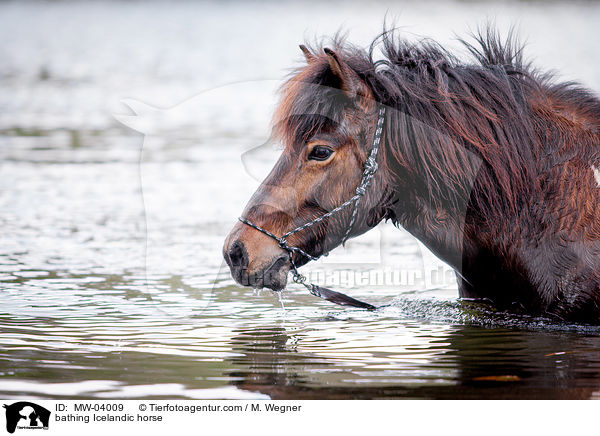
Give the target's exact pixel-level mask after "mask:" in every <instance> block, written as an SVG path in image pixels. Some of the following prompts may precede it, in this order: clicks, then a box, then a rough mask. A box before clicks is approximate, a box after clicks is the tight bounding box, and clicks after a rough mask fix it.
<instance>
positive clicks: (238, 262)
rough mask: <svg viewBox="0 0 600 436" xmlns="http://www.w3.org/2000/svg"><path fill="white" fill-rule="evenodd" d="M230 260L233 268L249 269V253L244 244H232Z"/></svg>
mask: <svg viewBox="0 0 600 436" xmlns="http://www.w3.org/2000/svg"><path fill="white" fill-rule="evenodd" d="M229 260H230V261H231V266H235V267H238V268H247V267H248V253H247V252H246V247H244V244H243V243H242V242H240V241H235V242H234V243H233V244H231V247H230V248H229Z"/></svg>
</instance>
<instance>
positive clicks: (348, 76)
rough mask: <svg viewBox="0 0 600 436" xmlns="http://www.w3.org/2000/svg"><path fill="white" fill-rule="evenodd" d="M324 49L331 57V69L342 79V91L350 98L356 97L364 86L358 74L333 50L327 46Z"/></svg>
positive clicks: (328, 56)
mask: <svg viewBox="0 0 600 436" xmlns="http://www.w3.org/2000/svg"><path fill="white" fill-rule="evenodd" d="M323 51H324V52H325V54H326V55H327V58H328V59H329V66H330V68H331V71H333V74H335V75H336V76H337V77H338V79H340V82H341V89H342V91H344V92H345V93H346V95H348V97H350V98H354V97H356V95H357V94H359V91H360V90H361V88H362V87H363V84H362V83H361V80H360V78H359V77H358V75H357V74H356V73H355V72H354V71H352V69H351V68H350V67H349V66H348V65H347V64H346V63H345V62H342V61H341V60H340V58H339V57H338V55H337V54H336V53H335V52H334V51H333V50H331V49H330V48H327V47H325V48H324V49H323Z"/></svg>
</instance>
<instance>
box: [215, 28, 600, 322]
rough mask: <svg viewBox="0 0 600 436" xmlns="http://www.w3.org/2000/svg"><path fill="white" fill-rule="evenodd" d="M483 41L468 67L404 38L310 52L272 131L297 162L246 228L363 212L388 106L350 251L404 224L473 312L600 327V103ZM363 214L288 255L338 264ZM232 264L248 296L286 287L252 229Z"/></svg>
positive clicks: (268, 185)
mask: <svg viewBox="0 0 600 436" xmlns="http://www.w3.org/2000/svg"><path fill="white" fill-rule="evenodd" d="M476 41H477V43H476V45H472V44H469V43H466V42H463V43H464V44H465V46H466V47H467V48H468V50H469V52H470V54H471V56H472V61H471V62H469V63H464V62H461V61H459V60H457V59H456V58H455V57H453V56H452V55H451V54H449V53H448V52H447V51H445V50H444V49H443V48H441V47H440V46H439V45H437V44H435V43H433V42H429V41H425V42H419V43H410V42H407V41H405V40H402V39H400V38H396V37H395V36H394V34H393V32H384V33H383V34H382V35H381V36H380V37H379V38H377V39H376V40H375V41H374V42H373V44H372V45H371V47H370V50H368V51H365V50H361V49H358V48H355V47H352V46H350V45H348V44H346V43H344V42H341V41H335V42H334V43H333V50H332V49H328V48H325V49H321V48H318V49H315V48H313V49H307V48H306V47H305V46H301V49H302V51H303V52H304V55H305V57H306V61H307V62H306V64H305V65H304V66H302V67H301V68H300V69H299V70H298V71H297V73H296V74H295V75H294V76H293V77H292V78H291V79H290V80H289V81H288V82H287V83H286V84H285V85H284V87H283V88H282V98H281V102H280V105H279V107H278V109H277V110H276V112H275V116H274V133H275V135H276V137H277V138H278V139H279V140H280V141H281V142H282V143H283V145H284V147H285V148H284V150H283V152H282V154H281V157H280V158H279V160H278V162H277V164H276V165H275V167H274V168H273V170H272V171H271V173H270V174H269V176H268V177H267V178H266V179H265V181H264V182H263V183H262V184H261V186H260V187H259V189H258V190H257V191H256V193H255V194H254V196H253V197H252V198H251V199H250V202H249V203H248V205H247V207H246V209H245V210H244V213H243V217H244V218H245V219H247V220H249V221H250V222H252V223H255V224H256V225H257V226H260V227H261V228H262V229H265V230H267V231H269V232H272V233H273V234H274V235H277V236H281V235H284V234H285V233H286V232H288V231H290V230H292V229H295V228H297V227H299V226H301V225H302V224H303V223H306V222H309V221H311V220H313V219H315V218H316V217H319V216H322V215H324V214H325V213H326V212H327V211H330V210H332V209H333V208H335V207H336V206H337V205H339V204H341V203H342V202H344V201H346V200H347V199H348V198H350V197H352V196H353V195H354V192H355V189H356V186H357V185H358V184H359V182H360V180H361V174H362V169H363V165H364V163H365V160H366V158H367V155H368V154H369V150H370V148H371V146H372V144H373V137H374V129H375V124H376V122H377V119H378V115H377V114H378V107H381V106H384V107H386V114H385V121H384V128H383V135H382V138H381V150H380V153H379V155H378V157H377V161H378V163H379V169H378V170H377V172H376V174H375V177H374V179H373V183H372V184H371V186H370V187H369V188H368V190H367V192H366V194H365V196H364V198H363V199H362V201H361V202H360V203H359V204H358V207H357V216H356V222H355V223H353V225H352V228H351V231H350V236H351V237H352V236H356V235H359V234H362V233H364V232H366V231H367V230H369V229H370V228H372V227H374V226H375V225H377V223H379V222H380V221H381V220H384V219H386V220H388V219H389V220H392V221H393V222H394V223H395V224H396V225H398V226H401V227H403V228H404V229H406V230H408V231H409V232H410V233H412V234H413V235H414V236H415V237H417V238H418V239H419V240H421V241H422V242H423V243H424V244H425V245H427V246H428V247H429V248H430V249H431V250H432V251H433V252H434V253H435V254H436V255H437V256H438V257H439V258H440V259H442V260H443V261H445V262H447V263H448V264H449V265H450V266H452V267H453V268H454V269H455V270H456V273H457V280H458V286H459V292H460V296H461V297H463V298H470V299H486V300H488V301H491V302H493V303H494V304H495V305H496V307H498V308H500V309H503V310H511V311H517V312H521V313H527V314H534V315H535V314H541V315H549V316H552V317H557V318H558V319H563V320H570V321H580V322H590V323H600V132H599V129H600V100H599V99H598V98H597V97H596V96H594V95H593V94H592V93H591V92H590V91H588V90H586V89H584V88H582V87H580V86H578V85H576V84H573V83H557V82H556V81H554V80H553V79H552V77H551V76H550V75H548V74H541V73H539V72H537V71H535V70H533V69H532V68H531V67H530V66H529V65H528V64H527V63H525V62H524V61H523V59H522V57H521V50H520V49H519V48H518V47H517V45H516V44H515V43H514V40H513V39H512V38H508V40H507V41H506V42H505V43H501V42H500V41H499V38H498V36H497V34H496V33H495V32H494V31H492V30H488V31H486V32H482V33H481V34H479V35H478V36H477V37H476ZM377 48H381V52H382V55H383V57H382V58H381V59H379V60H377V61H376V60H374V52H375V50H376V49H377ZM351 213H352V208H351V207H349V208H346V209H344V210H342V211H340V213H337V214H334V215H332V216H329V217H327V218H326V219H324V220H323V221H322V222H319V223H318V224H316V225H313V226H311V227H309V228H307V229H305V230H303V231H300V232H296V233H294V234H292V235H291V236H289V237H288V238H287V242H288V243H289V245H290V246H294V247H298V248H300V249H302V250H303V251H304V253H307V254H309V255H310V256H314V257H318V256H320V255H322V254H324V253H327V252H328V251H330V250H332V249H333V248H335V247H336V246H337V245H339V244H340V242H341V241H342V235H344V233H345V232H346V230H347V228H348V225H349V222H350V219H351V218H350V215H351ZM224 257H225V259H226V261H227V263H228V265H229V267H230V269H231V272H232V275H233V277H234V278H235V280H236V281H238V282H239V283H240V284H243V285H247V286H254V287H268V288H271V289H273V290H281V289H283V288H284V287H285V285H286V282H287V275H288V272H289V271H290V268H291V264H290V258H289V257H288V253H287V251H285V250H284V249H283V248H282V247H281V244H278V243H277V241H276V240H274V239H273V238H272V237H269V236H268V235H266V234H264V233H263V232H262V231H257V229H256V228H253V227H252V226H250V225H248V224H245V223H243V222H240V223H238V224H237V225H236V226H235V227H234V228H233V230H232V231H231V233H230V234H229V236H228V237H227V239H226V241H225V245H224ZM292 260H293V261H294V263H295V264H296V265H298V266H299V265H302V264H304V263H306V262H307V261H308V260H309V257H307V256H306V255H305V254H303V253H302V252H295V253H294V255H293V258H292Z"/></svg>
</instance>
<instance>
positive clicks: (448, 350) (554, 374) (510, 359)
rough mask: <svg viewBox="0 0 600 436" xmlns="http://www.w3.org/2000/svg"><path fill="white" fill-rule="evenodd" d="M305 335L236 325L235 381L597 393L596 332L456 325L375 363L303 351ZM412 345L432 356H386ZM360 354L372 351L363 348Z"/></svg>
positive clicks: (364, 388)
mask: <svg viewBox="0 0 600 436" xmlns="http://www.w3.org/2000/svg"><path fill="white" fill-rule="evenodd" d="M303 336H304V335H303V334H301V333H291V334H290V333H288V332H287V331H286V330H285V329H284V328H281V327H272V328H264V327H261V328H248V329H242V330H239V331H238V332H237V335H236V336H235V337H233V338H232V341H231V345H232V349H233V350H235V351H237V352H239V353H240V354H241V355H240V356H237V357H234V358H232V359H231V360H230V362H231V363H232V364H233V366H240V365H241V366H242V367H244V369H243V370H240V369H238V370H236V371H232V372H231V373H230V374H231V375H232V376H235V377H236V378H241V379H242V380H239V381H234V382H233V384H235V385H236V386H237V387H239V388H242V389H246V390H249V391H259V392H262V393H265V394H267V395H268V396H269V397H271V398H274V399H314V398H321V399H322V398H328V399H347V398H356V399H373V398H402V397H405V398H435V399H457V398H460V399H484V398H496V399H524V398H528V399H535V398H537V399H586V398H594V397H597V396H598V395H599V393H600V355H599V354H598V353H597V350H598V347H599V346H600V338H598V337H597V336H584V337H580V336H578V335H573V334H570V333H549V334H545V333H540V332H531V333H529V334H524V333H523V332H519V331H514V330H510V329H497V330H490V329H484V328H478V327H456V328H452V329H449V330H448V331H447V332H446V334H445V335H444V336H443V337H437V338H434V337H430V338H429V339H430V341H429V343H428V346H426V347H424V346H423V345H420V346H417V347H415V346H413V345H408V346H403V347H395V348H394V347H393V346H390V347H389V348H388V350H387V351H388V353H389V354H387V355H385V356H380V357H382V359H378V360H380V361H379V362H377V363H376V364H373V363H372V362H371V364H367V363H364V364H361V362H360V360H361V353H355V354H356V355H355V356H354V357H355V358H356V359H357V361H356V362H355V363H352V362H344V364H343V365H340V362H339V360H337V359H334V358H327V357H322V356H319V355H318V353H317V352H312V353H311V352H302V351H301V348H302V346H301V345H302V341H303ZM348 348H352V344H348ZM549 350H557V351H554V352H551V353H549V352H548V351H549ZM415 351H417V352H418V353H421V354H422V355H423V356H429V357H431V356H432V355H435V356H436V357H435V358H430V359H426V360H425V361H423V362H422V363H421V364H418V363H416V362H415V361H414V360H412V359H409V360H408V361H407V360H399V359H395V358H393V357H391V356H394V355H399V354H403V353H407V352H408V353H410V352H415ZM362 354H369V355H370V357H373V356H374V355H375V353H374V352H373V351H372V350H369V349H368V348H365V349H363V350H362ZM387 359H389V361H388V362H385V360H387ZM377 377H382V378H383V379H382V380H381V381H380V382H379V383H377V382H376V381H375V380H374V378H375V379H376V378H377ZM577 380H579V382H577Z"/></svg>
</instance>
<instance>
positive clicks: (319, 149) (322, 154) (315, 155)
mask: <svg viewBox="0 0 600 436" xmlns="http://www.w3.org/2000/svg"><path fill="white" fill-rule="evenodd" d="M332 154H333V150H332V149H331V148H329V147H325V146H324V145H317V146H316V147H313V149H312V150H311V151H310V153H309V154H308V158H309V159H310V160H327V159H329V157H331V155H332Z"/></svg>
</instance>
